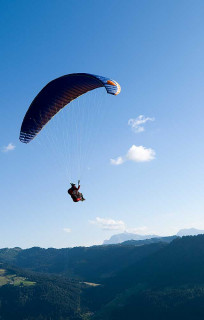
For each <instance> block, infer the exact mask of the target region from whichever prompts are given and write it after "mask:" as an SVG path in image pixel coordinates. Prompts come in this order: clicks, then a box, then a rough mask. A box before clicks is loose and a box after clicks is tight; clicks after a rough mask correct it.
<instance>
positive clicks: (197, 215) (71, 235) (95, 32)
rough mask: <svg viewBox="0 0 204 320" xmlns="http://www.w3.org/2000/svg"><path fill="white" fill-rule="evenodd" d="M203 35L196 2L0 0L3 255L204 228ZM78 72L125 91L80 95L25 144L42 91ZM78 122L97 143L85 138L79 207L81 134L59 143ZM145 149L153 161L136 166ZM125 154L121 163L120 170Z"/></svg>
mask: <svg viewBox="0 0 204 320" xmlns="http://www.w3.org/2000/svg"><path fill="white" fill-rule="evenodd" d="M203 30H204V3H203V1H199V0H197V1H189V0H185V1H184V0H183V1H182V0H180V1H172V0H171V1H162V0H155V1H150V0H145V1H135V0H128V1H126V2H124V1H122V0H121V1H116V0H110V1H94V0H86V1H75V0H73V1H72V0H69V1H63V0H61V1H54V0H51V1H50V0H49V1H48V0H43V1H39V0H35V1H32V0H30V1H24V0H21V1H20V2H19V1H6V0H5V1H3V0H2V1H1V2H0V39H1V47H2V48H1V51H0V56H1V59H0V70H1V77H0V81H1V84H0V88H1V89H0V114H1V117H0V119H1V120H0V121H1V126H0V148H1V152H0V164H1V170H0V188H1V196H0V200H1V202H0V234H1V237H0V247H14V246H20V247H23V248H26V247H31V246H42V247H57V248H60V247H69V246H76V245H91V244H99V243H102V241H103V240H104V239H107V238H109V237H110V236H111V235H112V234H115V233H119V232H123V231H131V232H132V231H134V232H137V233H141V234H149V233H151V234H152V233H154V234H159V235H168V234H175V233H176V232H177V231H178V230H179V229H181V228H188V227H196V228H200V229H204V199H203V190H204V173H203V172H204V161H203V158H204V145H203V141H204V128H203V118H204V111H203V101H204V90H203V86H204V64H203V56H204V38H203ZM75 72H88V73H94V74H99V75H103V76H107V77H110V78H113V79H115V80H116V81H118V82H119V83H120V85H121V87H122V91H121V94H120V95H118V96H117V97H112V96H108V95H106V93H105V91H100V90H103V89H99V90H98V91H100V92H97V93H96V94H95V93H93V95H90V96H89V95H88V96H87V97H82V98H80V100H79V101H78V102H74V104H73V106H72V107H73V108H72V109H70V112H69V110H65V112H64V113H62V114H60V115H59V117H58V118H56V119H53V123H51V122H50V124H49V127H48V128H46V129H44V130H45V131H44V132H43V131H42V132H41V134H40V135H39V137H37V138H36V139H35V140H34V141H33V142H31V143H30V144H29V145H24V144H22V143H20V141H19V140H18V137H19V130H20V126H21V122H22V119H23V117H24V114H25V112H26V110H27V108H28V107H29V105H30V103H31V102H32V100H33V98H34V97H35V96H36V94H37V93H38V92H39V91H40V90H41V89H42V87H43V86H44V85H46V84H47V83H48V82H49V81H51V80H52V79H54V78H57V77H59V76H61V75H64V74H69V73H75ZM92 99H93V101H94V104H93V105H94V106H95V103H96V105H97V106H98V108H99V109H98V110H101V113H100V114H98V113H97V112H96V113H95V114H94V116H93V117H92V113H91V112H89V114H88V112H87V114H86V110H87V109H86V108H87V105H88V106H89V104H90V108H92V109H90V110H94V106H91V101H92ZM80 106H83V107H84V109H83V110H84V111H83V112H82V115H81V114H80V112H81V111H80ZM74 108H76V110H78V111H76V112H75V109H74ZM100 108H101V109H100ZM75 114H76V117H77V121H80V119H81V118H83V123H84V127H86V128H88V129H86V128H84V127H83V129H84V130H85V131H84V132H85V133H86V132H87V131H86V130H88V134H89V136H88V139H90V141H91V143H90V145H91V147H92V152H91V153H90V154H89V152H88V151H87V152H86V150H88V149H87V148H88V145H89V143H88V142H89V140H83V139H85V138H86V137H85V135H86V134H85V135H84V134H82V135H79V134H78V137H77V139H78V138H79V139H80V143H81V144H82V146H83V149H84V151H83V152H84V154H83V157H82V161H81V164H82V167H83V170H82V171H83V177H82V179H81V183H82V186H81V189H82V192H83V193H84V196H85V198H86V199H87V200H86V201H85V202H83V203H78V204H75V203H72V202H71V200H70V199H69V197H68V195H67V193H66V192H67V188H68V184H69V179H70V177H69V176H68V175H67V173H69V171H70V170H71V169H70V168H71V167H73V168H74V163H75V162H77V161H78V158H77V155H75V154H74V155H72V154H71V155H70V152H69V150H72V146H73V144H74V143H75V142H74V141H75V140H74V139H75V138H76V137H75V135H74V137H73V140H72V139H70V141H67V142H66V139H64V140H63V143H62V141H61V139H62V136H61V135H60V132H61V130H62V132H63V137H65V138H66V135H67V133H68V132H69V130H72V129H73V128H74V125H73V123H74V122H73V121H75V120H76V119H75ZM90 114H91V117H92V118H91V119H90ZM140 115H143V118H140V120H141V119H146V118H151V119H152V120H149V121H146V123H144V124H141V126H142V127H144V131H142V132H135V131H134V130H133V129H132V128H131V126H130V125H128V121H129V120H130V119H134V121H133V120H132V122H131V123H132V124H135V123H137V122H135V121H137V120H138V117H139V116H140ZM80 116H81V118H80ZM86 116H87V118H86ZM153 119H154V121H153ZM89 121H90V122H89ZM77 123H78V122H77ZM136 129H137V130H136V131H138V127H137V128H136ZM140 131H141V130H140ZM53 138H54V142H55V143H54V144H52V140H53ZM68 140H69V139H68ZM64 142H65V147H64V149H63V148H61V145H62V144H64ZM12 146H15V148H13V147H12ZM132 146H135V147H133V149H131V150H132V151H133V154H132V155H131V156H130V153H128V150H130V148H131V147H132ZM138 147H140V149H138ZM60 148H61V149H60ZM5 151H6V152H5ZM141 152H143V153H145V156H144V157H143V160H148V159H149V161H139V162H138V160H141ZM149 156H150V158H148V157H149ZM71 157H72V159H71ZM118 157H121V159H122V161H119V162H123V163H121V164H118V165H114V164H113V163H112V164H111V161H110V160H111V159H114V160H118ZM138 157H139V158H138ZM68 158H70V159H68ZM66 159H67V160H66ZM83 159H85V160H84V161H85V162H84V163H83ZM119 159H120V158H119ZM64 160H66V161H64ZM68 160H69V161H68ZM132 160H136V161H132ZM112 162H113V161H112ZM73 168H72V174H73V176H74V177H75V179H77V174H78V173H75V169H73Z"/></svg>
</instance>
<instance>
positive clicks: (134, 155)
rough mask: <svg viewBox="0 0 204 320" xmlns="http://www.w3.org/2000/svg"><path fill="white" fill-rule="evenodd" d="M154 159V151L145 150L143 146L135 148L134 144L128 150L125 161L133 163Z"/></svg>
mask: <svg viewBox="0 0 204 320" xmlns="http://www.w3.org/2000/svg"><path fill="white" fill-rule="evenodd" d="M154 158H155V151H154V150H153V149H151V148H149V149H148V148H145V147H143V146H138V147H137V146H135V145H134V144H133V145H132V147H131V148H130V149H129V150H128V152H127V155H126V159H127V160H131V161H135V162H146V161H151V160H153V159H154Z"/></svg>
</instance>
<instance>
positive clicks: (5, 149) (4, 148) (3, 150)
mask: <svg viewBox="0 0 204 320" xmlns="http://www.w3.org/2000/svg"><path fill="white" fill-rule="evenodd" d="M15 147H16V146H14V144H13V143H9V144H8V145H7V146H6V147H3V148H2V152H9V151H12V150H14V149H15Z"/></svg>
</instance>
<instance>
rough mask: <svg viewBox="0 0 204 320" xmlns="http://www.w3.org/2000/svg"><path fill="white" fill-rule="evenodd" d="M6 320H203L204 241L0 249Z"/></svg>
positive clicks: (0, 302) (0, 314)
mask: <svg viewBox="0 0 204 320" xmlns="http://www.w3.org/2000/svg"><path fill="white" fill-rule="evenodd" d="M0 319H1V320H10V319H12V320H13V319H15V320H34V319H37V320H38V319H39V320H48V319H49V320H65V319H66V320H67V319H70V320H80V319H81V320H109V319H110V320H115V319H117V320H123V319H124V320H125V319H138V320H143V319H144V320H146V319H148V320H149V319H153V320H154V319H155V320H156V319H157V320H158V319H159V320H160V319H167V320H168V319H179V320H180V319H187V320H188V319H195V320H198V319H204V235H199V236H188V237H182V238H179V237H169V238H168V237H166V238H164V239H163V240H162V238H161V239H160V240H159V241H158V240H153V239H152V240H148V241H145V240H144V241H142V242H141V241H128V242H125V243H122V244H119V245H103V246H93V247H89V248H86V247H78V248H67V249H52V248H50V249H42V248H38V247H34V248H31V249H26V250H23V249H20V248H13V249H8V248H4V249H1V250H0Z"/></svg>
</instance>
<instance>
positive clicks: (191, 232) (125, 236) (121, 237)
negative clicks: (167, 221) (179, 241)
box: [103, 228, 204, 244]
mask: <svg viewBox="0 0 204 320" xmlns="http://www.w3.org/2000/svg"><path fill="white" fill-rule="evenodd" d="M198 234H204V230H198V229H195V228H190V229H181V230H180V231H178V232H177V234H176V235H177V236H178V237H182V236H196V235H198ZM152 238H161V236H158V235H139V234H135V233H128V232H124V233H119V234H115V235H113V236H111V237H110V239H109V240H104V242H103V244H117V243H122V242H124V241H128V240H146V239H152Z"/></svg>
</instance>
